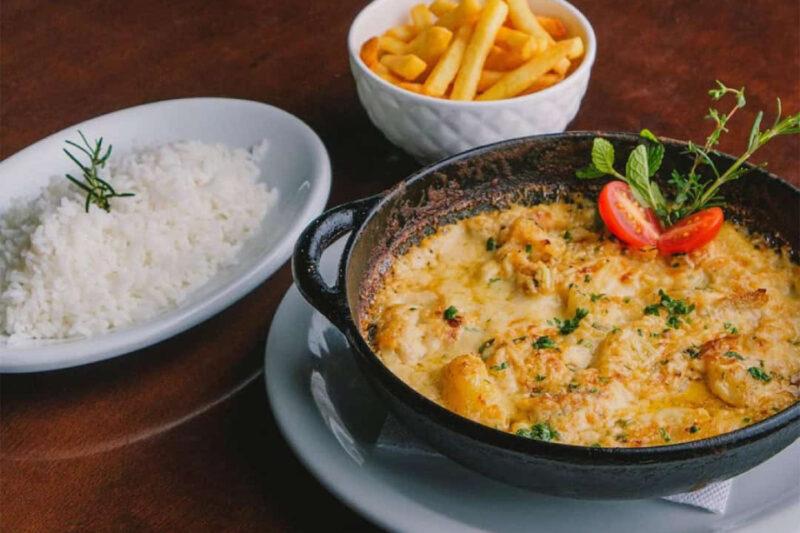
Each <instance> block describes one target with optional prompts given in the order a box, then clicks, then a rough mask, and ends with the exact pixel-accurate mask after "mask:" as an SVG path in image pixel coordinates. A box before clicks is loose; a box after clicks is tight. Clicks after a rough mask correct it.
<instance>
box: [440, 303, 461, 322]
mask: <svg viewBox="0 0 800 533" xmlns="http://www.w3.org/2000/svg"><path fill="white" fill-rule="evenodd" d="M442 316H444V319H445V320H453V319H455V318H456V316H458V309H456V308H455V307H453V306H452V305H451V306H450V307H448V308H447V309H445V310H444V313H443V314H442Z"/></svg>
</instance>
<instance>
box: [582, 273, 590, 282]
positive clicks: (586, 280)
mask: <svg viewBox="0 0 800 533" xmlns="http://www.w3.org/2000/svg"><path fill="white" fill-rule="evenodd" d="M590 281H592V276H590V275H589V274H586V275H585V276H583V282H584V283H589V282H590Z"/></svg>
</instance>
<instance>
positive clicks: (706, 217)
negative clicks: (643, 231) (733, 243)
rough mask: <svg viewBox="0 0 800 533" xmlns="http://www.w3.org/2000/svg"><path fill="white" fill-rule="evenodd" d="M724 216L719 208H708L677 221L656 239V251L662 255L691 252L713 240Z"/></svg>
mask: <svg viewBox="0 0 800 533" xmlns="http://www.w3.org/2000/svg"><path fill="white" fill-rule="evenodd" d="M724 220H725V215H724V214H723V213H722V209H720V208H719V207H709V208H708V209H703V210H702V211H698V212H697V213H695V214H693V215H689V216H688V217H686V218H682V219H681V220H679V221H678V222H677V223H676V224H675V225H674V226H672V227H670V228H669V229H668V230H667V231H665V232H664V233H663V234H662V235H661V238H660V239H658V251H659V252H661V253H662V254H664V255H667V254H678V253H686V252H691V251H692V250H696V249H698V248H700V247H701V246H705V245H706V244H708V243H710V242H711V241H713V240H714V237H716V236H717V233H719V229H720V228H721V227H722V222H723V221H724Z"/></svg>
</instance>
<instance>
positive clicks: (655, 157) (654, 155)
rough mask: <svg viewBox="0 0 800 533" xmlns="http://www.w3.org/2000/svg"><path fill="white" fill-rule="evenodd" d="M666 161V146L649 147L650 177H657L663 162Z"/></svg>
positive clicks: (648, 163)
mask: <svg viewBox="0 0 800 533" xmlns="http://www.w3.org/2000/svg"><path fill="white" fill-rule="evenodd" d="M663 159H664V145H663V144H655V145H650V146H648V147H647V166H648V168H649V173H648V174H649V176H650V177H653V176H655V174H656V172H658V169H659V168H661V161H662V160H663Z"/></svg>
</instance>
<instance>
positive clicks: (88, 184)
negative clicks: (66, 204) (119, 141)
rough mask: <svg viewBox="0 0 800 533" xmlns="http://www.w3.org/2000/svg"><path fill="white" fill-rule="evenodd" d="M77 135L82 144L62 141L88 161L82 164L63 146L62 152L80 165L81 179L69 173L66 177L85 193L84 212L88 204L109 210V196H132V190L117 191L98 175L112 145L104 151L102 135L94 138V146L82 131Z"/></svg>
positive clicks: (109, 154)
mask: <svg viewBox="0 0 800 533" xmlns="http://www.w3.org/2000/svg"><path fill="white" fill-rule="evenodd" d="M78 135H80V137H81V140H82V141H83V145H80V144H78V143H75V142H72V141H64V142H65V143H66V144H68V145H69V146H72V147H73V148H75V149H77V150H80V151H81V152H83V154H85V155H86V157H88V158H89V163H88V165H84V164H83V163H81V161H80V160H79V159H78V158H77V157H75V156H74V155H73V154H72V152H70V151H69V150H67V149H66V148H64V153H65V154H67V157H69V158H70V159H71V160H72V162H73V163H75V164H76V165H78V167H80V169H81V172H82V177H83V181H81V180H79V179H77V178H75V177H74V176H72V175H71V174H67V175H66V178H67V179H68V180H69V181H71V182H72V183H74V184H75V185H76V186H77V187H79V188H80V189H81V190H83V191H84V192H85V193H86V202H85V203H84V209H85V210H86V212H87V213H88V212H89V205H91V204H95V205H96V206H97V207H99V208H100V209H102V210H104V211H106V212H108V211H110V210H111V203H110V202H109V200H110V199H111V198H124V197H127V196H134V194H133V193H132V192H117V191H116V190H114V187H112V186H111V184H110V183H108V182H107V181H106V180H104V179H103V178H101V177H100V169H102V168H105V166H106V163H107V162H108V158H109V157H111V148H112V146H111V145H110V144H109V145H108V148H107V149H106V150H105V151H104V150H103V138H102V137H100V138H99V139H96V140H95V141H94V146H92V145H91V144H89V141H88V140H86V136H85V135H84V134H83V132H82V131H80V130H78Z"/></svg>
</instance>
